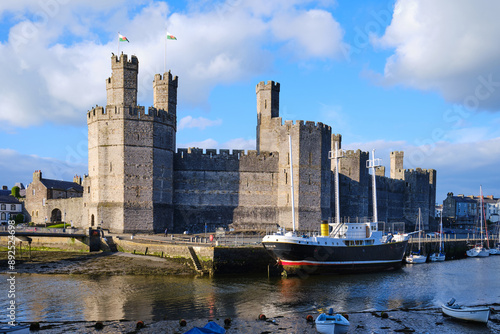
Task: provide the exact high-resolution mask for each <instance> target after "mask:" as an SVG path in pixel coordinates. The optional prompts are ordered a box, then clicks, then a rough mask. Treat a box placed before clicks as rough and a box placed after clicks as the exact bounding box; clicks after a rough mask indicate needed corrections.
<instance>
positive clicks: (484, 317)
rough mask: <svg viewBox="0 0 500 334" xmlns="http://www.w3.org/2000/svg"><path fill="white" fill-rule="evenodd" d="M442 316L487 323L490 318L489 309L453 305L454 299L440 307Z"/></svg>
mask: <svg viewBox="0 0 500 334" xmlns="http://www.w3.org/2000/svg"><path fill="white" fill-rule="evenodd" d="M441 309H442V311H443V313H444V314H446V315H448V316H450V317H453V318H457V319H462V320H467V321H476V322H482V323H487V322H488V319H489V316H490V308H489V307H467V306H462V305H457V304H455V298H452V299H451V300H450V301H449V302H448V303H446V305H444V304H443V305H441Z"/></svg>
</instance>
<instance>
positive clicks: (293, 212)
mask: <svg viewBox="0 0 500 334" xmlns="http://www.w3.org/2000/svg"><path fill="white" fill-rule="evenodd" d="M288 142H289V144H290V192H291V193H292V196H291V197H292V230H293V232H294V233H295V200H294V194H293V193H294V191H293V164H292V162H293V159H292V136H291V135H288Z"/></svg>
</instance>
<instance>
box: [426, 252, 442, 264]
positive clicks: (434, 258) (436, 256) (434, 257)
mask: <svg viewBox="0 0 500 334" xmlns="http://www.w3.org/2000/svg"><path fill="white" fill-rule="evenodd" d="M445 259H446V255H445V254H442V253H434V254H431V256H429V260H431V262H443V261H444V260H445Z"/></svg>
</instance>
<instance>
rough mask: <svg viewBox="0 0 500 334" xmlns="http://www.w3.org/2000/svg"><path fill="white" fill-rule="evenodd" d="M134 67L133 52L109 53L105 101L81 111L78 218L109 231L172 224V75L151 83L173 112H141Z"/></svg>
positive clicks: (160, 102)
mask: <svg viewBox="0 0 500 334" xmlns="http://www.w3.org/2000/svg"><path fill="white" fill-rule="evenodd" d="M138 65H139V61H138V60H137V58H136V57H135V56H132V57H131V60H130V61H127V55H124V54H122V55H121V57H120V58H117V57H116V56H115V55H113V56H112V57H111V68H112V75H111V77H110V78H109V79H107V81H106V89H107V93H108V102H107V103H108V104H107V106H106V108H103V107H96V108H93V109H92V110H90V111H89V112H88V113H87V124H88V140H89V176H88V177H87V178H86V179H85V192H84V203H85V204H84V207H85V208H86V212H85V214H84V220H86V221H87V222H88V225H89V226H94V227H95V226H102V228H108V229H109V230H110V231H113V232H160V231H164V229H165V227H168V226H171V225H172V217H173V213H172V212H173V211H172V197H173V196H172V194H173V177H172V175H173V152H174V150H175V132H176V115H175V109H176V104H175V102H176V98H177V96H176V93H177V91H176V88H177V80H176V79H177V78H175V79H172V80H170V79H171V77H170V76H169V77H168V82H167V83H166V84H165V83H164V82H163V80H162V79H161V77H160V76H159V75H157V76H155V82H154V87H155V90H158V92H157V93H155V97H157V100H155V105H157V106H158V107H166V109H171V110H173V113H169V112H168V110H164V109H157V108H149V110H148V111H146V110H145V108H144V107H142V106H137V105H136V102H137V73H138V69H139V68H138ZM170 83H175V85H174V84H173V85H172V86H175V87H174V88H175V89H174V90H173V93H171V92H172V90H171V89H169V87H170V86H171V85H170ZM160 86H164V88H166V89H160ZM163 91H165V93H163ZM165 101H167V102H166V103H165Z"/></svg>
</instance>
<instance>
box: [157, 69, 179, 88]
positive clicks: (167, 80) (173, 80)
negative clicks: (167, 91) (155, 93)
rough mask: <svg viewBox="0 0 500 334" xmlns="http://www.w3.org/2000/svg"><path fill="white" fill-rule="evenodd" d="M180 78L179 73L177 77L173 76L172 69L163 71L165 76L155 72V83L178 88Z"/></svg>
mask: <svg viewBox="0 0 500 334" xmlns="http://www.w3.org/2000/svg"><path fill="white" fill-rule="evenodd" d="M178 79H179V77H178V76H177V75H176V76H175V77H174V76H172V73H170V71H168V72H165V73H163V76H162V75H161V74H155V77H154V79H153V85H171V86H172V87H174V88H177V87H178Z"/></svg>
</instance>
